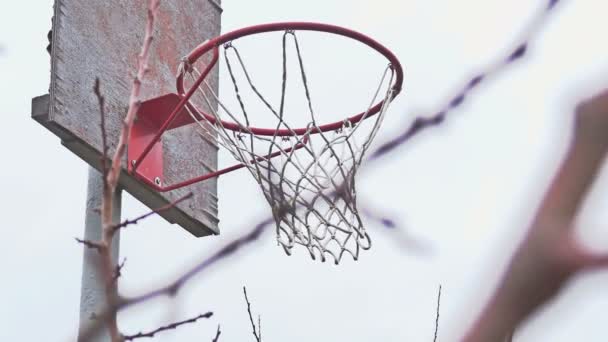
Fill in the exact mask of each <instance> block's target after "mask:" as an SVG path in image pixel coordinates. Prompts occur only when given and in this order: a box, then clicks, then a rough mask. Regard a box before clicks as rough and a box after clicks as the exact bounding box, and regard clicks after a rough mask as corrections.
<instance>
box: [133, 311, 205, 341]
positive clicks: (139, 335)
mask: <svg viewBox="0 0 608 342" xmlns="http://www.w3.org/2000/svg"><path fill="white" fill-rule="evenodd" d="M211 316H213V312H207V313H204V314H202V315H198V316H196V317H193V318H190V319H187V320H184V321H180V322H175V323H172V324H169V325H166V326H162V327H160V328H158V329H155V330H152V331H150V332H147V333H143V332H140V333H137V334H135V335H126V336H124V340H125V341H133V340H136V339H138V338H152V337H154V336H155V335H156V334H158V333H161V332H163V331H167V330H173V329H177V328H179V327H180V326H182V325H186V324H192V323H196V321H198V320H199V319H203V318H210V317H211Z"/></svg>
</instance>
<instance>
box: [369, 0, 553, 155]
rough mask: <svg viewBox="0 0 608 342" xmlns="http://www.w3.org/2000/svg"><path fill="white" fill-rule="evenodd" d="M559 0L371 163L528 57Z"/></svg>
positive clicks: (439, 120) (387, 144)
mask: <svg viewBox="0 0 608 342" xmlns="http://www.w3.org/2000/svg"><path fill="white" fill-rule="evenodd" d="M558 2H559V1H558V0H549V1H548V4H547V5H546V7H545V8H543V10H542V11H541V12H540V14H539V15H538V16H537V17H536V19H535V20H533V21H532V22H531V23H530V24H529V25H528V26H527V27H526V28H525V29H524V30H523V33H522V34H521V36H522V38H521V39H520V40H519V41H518V43H517V45H516V46H515V47H513V48H512V49H511V50H509V52H508V54H507V55H506V56H505V57H504V58H502V59H499V60H498V62H496V63H494V64H492V65H490V66H488V67H487V68H486V69H485V71H483V72H481V73H478V74H477V75H475V76H473V77H472V78H471V79H470V80H469V81H468V82H465V83H464V85H463V86H462V88H460V89H459V90H458V91H457V92H456V93H455V95H453V96H451V97H448V98H447V101H445V104H444V105H443V106H442V107H440V108H441V109H439V110H438V111H437V112H435V114H433V115H431V116H419V117H417V118H416V119H415V120H414V122H413V123H412V124H411V125H409V126H408V127H407V128H406V129H404V130H403V131H402V132H401V133H399V134H397V135H396V136H395V137H393V138H391V139H389V140H388V141H387V142H385V143H384V144H382V145H380V146H379V147H378V148H377V149H376V150H374V151H372V153H371V157H370V160H369V162H370V163H368V164H371V162H373V161H374V160H377V159H378V158H380V157H382V156H384V155H386V154H388V153H390V152H392V151H395V150H396V149H397V148H398V147H400V146H402V145H404V144H405V143H407V142H408V141H409V140H410V139H412V138H413V137H414V136H416V135H418V134H419V133H421V132H423V131H425V130H426V129H428V128H431V127H434V126H437V125H440V124H441V123H443V122H444V121H445V119H446V118H447V116H448V114H450V112H452V111H453V110H455V109H456V108H457V107H460V106H461V105H462V104H463V103H464V102H465V101H466V99H467V98H468V97H469V95H470V94H471V93H472V92H473V90H475V89H476V88H478V86H479V85H480V84H482V83H484V82H487V81H488V80H489V79H491V78H493V77H495V76H497V75H498V74H499V73H500V72H502V71H505V70H506V68H507V67H508V66H509V65H511V64H513V63H514V62H516V61H518V60H520V59H521V58H522V57H524V56H525V54H526V53H527V51H528V47H529V45H530V41H531V40H532V37H533V36H534V35H535V34H537V33H538V31H539V30H540V29H541V28H542V26H543V24H544V23H545V22H546V20H547V19H548V18H549V14H551V13H552V12H553V10H554V9H555V8H556V5H557V3H558Z"/></svg>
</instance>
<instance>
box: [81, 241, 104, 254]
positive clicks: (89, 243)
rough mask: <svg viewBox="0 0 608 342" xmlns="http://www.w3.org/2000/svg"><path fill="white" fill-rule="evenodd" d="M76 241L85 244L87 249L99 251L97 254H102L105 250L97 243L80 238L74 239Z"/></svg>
mask: <svg viewBox="0 0 608 342" xmlns="http://www.w3.org/2000/svg"><path fill="white" fill-rule="evenodd" d="M74 239H75V240H76V242H78V243H80V244H83V245H84V246H85V247H87V248H90V249H95V250H97V252H100V251H101V250H102V249H103V246H102V245H101V244H100V243H98V242H95V241H89V240H82V239H79V238H74Z"/></svg>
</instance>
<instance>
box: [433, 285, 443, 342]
mask: <svg viewBox="0 0 608 342" xmlns="http://www.w3.org/2000/svg"><path fill="white" fill-rule="evenodd" d="M440 305H441V285H439V292H438V293H437V314H436V315H435V337H434V338H433V342H437V333H438V332H439V308H440Z"/></svg>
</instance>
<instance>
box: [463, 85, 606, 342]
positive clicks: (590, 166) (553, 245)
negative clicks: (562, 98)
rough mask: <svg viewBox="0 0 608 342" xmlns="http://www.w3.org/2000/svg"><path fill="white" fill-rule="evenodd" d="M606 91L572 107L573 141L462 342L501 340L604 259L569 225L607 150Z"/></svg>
mask: <svg viewBox="0 0 608 342" xmlns="http://www.w3.org/2000/svg"><path fill="white" fill-rule="evenodd" d="M606 132H608V90H606V91H604V92H602V93H600V94H599V95H597V96H595V97H593V98H592V99H590V100H588V101H585V102H583V103H582V104H581V105H579V106H578V107H577V110H576V122H575V130H574V137H573V140H572V142H571V145H570V148H569V150H568V152H567V154H566V157H565V159H564V161H563V163H562V165H561V167H560V169H559V171H558V172H557V175H556V176H555V178H554V179H553V182H552V183H551V185H550V187H549V191H548V192H547V194H546V195H545V197H544V199H543V201H542V203H541V205H540V207H539V209H538V212H537V214H536V217H535V218H534V220H533V222H532V224H531V226H530V228H529V231H528V234H527V236H526V237H525V239H524V240H523V242H522V243H521V245H520V246H519V248H518V249H517V251H516V253H515V255H514V256H513V258H512V259H511V262H510V264H509V266H508V267H507V270H506V273H505V275H504V276H503V279H502V281H501V283H500V284H499V286H498V288H497V290H496V291H495V293H494V295H493V296H492V297H491V299H490V301H489V302H488V304H487V306H486V307H485V309H484V310H483V311H482V313H481V315H480V316H479V318H478V320H477V321H476V323H475V324H474V325H473V326H472V327H471V329H470V331H469V332H468V334H467V335H466V338H465V339H464V341H466V342H486V341H501V340H503V339H504V338H505V337H506V336H508V335H509V334H510V333H511V332H512V331H514V330H515V328H516V327H517V326H518V325H519V324H521V323H522V322H523V321H524V320H525V319H527V318H528V317H529V316H530V315H531V314H532V313H534V312H536V311H537V310H538V309H540V308H541V307H542V306H544V305H545V304H546V303H547V302H548V301H549V300H551V299H552V298H554V297H555V296H556V295H557V294H558V293H559V292H560V290H561V289H562V288H563V287H564V285H565V284H567V283H568V281H569V280H571V279H572V278H573V277H574V276H575V275H577V274H578V273H580V272H581V271H585V270H589V269H594V268H597V267H605V266H607V265H608V255H603V254H596V253H593V252H591V251H588V250H587V249H586V248H585V247H583V246H581V245H580V244H579V242H578V241H577V240H576V237H575V232H574V227H573V221H574V219H575V217H576V215H577V213H578V211H579V209H580V207H581V205H582V203H583V200H584V198H585V195H586V194H587V192H588V191H589V189H590V187H591V185H592V183H593V182H594V180H595V178H596V175H597V173H598V171H599V169H600V167H601V165H602V162H603V161H604V158H605V156H606V152H607V151H608V135H607V134H606Z"/></svg>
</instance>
